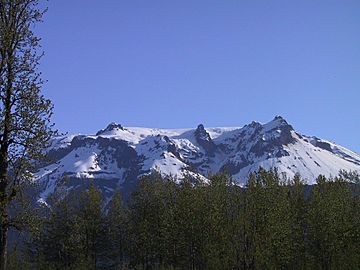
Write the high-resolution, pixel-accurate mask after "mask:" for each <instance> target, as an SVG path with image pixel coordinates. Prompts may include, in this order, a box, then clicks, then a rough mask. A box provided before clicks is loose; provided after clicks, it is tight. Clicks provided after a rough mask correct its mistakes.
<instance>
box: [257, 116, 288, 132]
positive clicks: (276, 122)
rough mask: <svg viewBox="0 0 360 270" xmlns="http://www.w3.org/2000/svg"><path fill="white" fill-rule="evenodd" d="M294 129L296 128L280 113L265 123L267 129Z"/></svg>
mask: <svg viewBox="0 0 360 270" xmlns="http://www.w3.org/2000/svg"><path fill="white" fill-rule="evenodd" d="M284 127H285V129H287V130H294V128H293V127H292V126H291V125H290V124H289V123H288V122H287V121H286V120H285V119H284V118H283V117H282V116H280V115H277V116H275V117H274V119H273V120H271V121H270V122H268V123H266V124H264V128H265V130H273V129H282V128H284Z"/></svg>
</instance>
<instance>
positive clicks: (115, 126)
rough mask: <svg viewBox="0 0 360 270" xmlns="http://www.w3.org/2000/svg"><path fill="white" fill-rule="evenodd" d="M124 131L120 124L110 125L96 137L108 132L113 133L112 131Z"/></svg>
mask: <svg viewBox="0 0 360 270" xmlns="http://www.w3.org/2000/svg"><path fill="white" fill-rule="evenodd" d="M116 129H117V130H124V128H123V127H122V126H121V125H120V124H117V123H114V122H113V123H110V124H109V125H108V126H107V127H106V128H104V129H101V130H99V131H98V132H97V133H96V136H99V135H101V134H103V133H105V132H107V131H112V130H116Z"/></svg>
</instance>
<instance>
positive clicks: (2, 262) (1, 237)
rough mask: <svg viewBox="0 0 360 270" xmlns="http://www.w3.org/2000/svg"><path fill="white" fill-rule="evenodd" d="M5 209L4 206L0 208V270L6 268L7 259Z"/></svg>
mask: <svg viewBox="0 0 360 270" xmlns="http://www.w3.org/2000/svg"><path fill="white" fill-rule="evenodd" d="M7 218H8V217H7V210H6V207H2V209H1V224H0V226H1V228H0V270H6V261H7V233H8V224H7Z"/></svg>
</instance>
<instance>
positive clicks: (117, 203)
mask: <svg viewBox="0 0 360 270" xmlns="http://www.w3.org/2000/svg"><path fill="white" fill-rule="evenodd" d="M126 224H127V211H126V209H125V206H124V203H123V201H122V195H121V193H120V192H116V193H115V194H114V196H113V198H112V200H111V203H110V208H109V212H108V214H107V228H108V233H107V239H106V240H107V241H108V242H109V247H108V252H107V253H108V254H107V256H108V257H109V258H110V259H111V260H112V264H111V265H113V266H114V267H122V265H124V263H125V255H126V253H125V248H126V247H125V244H126V242H125V240H126V237H125V236H126V235H125V234H126Z"/></svg>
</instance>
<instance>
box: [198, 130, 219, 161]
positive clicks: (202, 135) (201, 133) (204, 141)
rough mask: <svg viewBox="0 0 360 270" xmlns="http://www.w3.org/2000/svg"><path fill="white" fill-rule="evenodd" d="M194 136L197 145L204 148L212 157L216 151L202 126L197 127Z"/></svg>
mask: <svg viewBox="0 0 360 270" xmlns="http://www.w3.org/2000/svg"><path fill="white" fill-rule="evenodd" d="M194 134H195V139H196V141H197V143H198V144H199V145H200V146H201V147H202V148H204V150H205V152H206V153H207V154H209V155H213V154H214V152H215V151H216V145H215V143H214V142H213V140H212V139H211V137H210V134H209V133H208V132H207V131H206V130H205V128H204V125H202V124H200V125H198V127H197V128H196V130H195V133H194Z"/></svg>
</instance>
